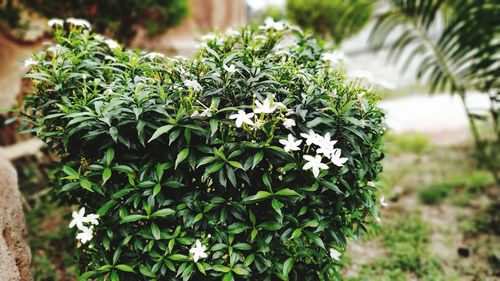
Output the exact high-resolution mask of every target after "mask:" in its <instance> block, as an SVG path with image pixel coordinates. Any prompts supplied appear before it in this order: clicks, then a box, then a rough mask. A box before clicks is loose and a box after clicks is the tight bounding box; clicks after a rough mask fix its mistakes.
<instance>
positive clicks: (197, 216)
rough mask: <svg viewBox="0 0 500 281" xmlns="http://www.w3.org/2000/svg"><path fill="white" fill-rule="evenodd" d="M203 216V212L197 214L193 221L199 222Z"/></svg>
mask: <svg viewBox="0 0 500 281" xmlns="http://www.w3.org/2000/svg"><path fill="white" fill-rule="evenodd" d="M202 218H203V213H199V214H197V215H196V216H195V217H194V219H193V223H197V222H199V221H200V220H201V219H202Z"/></svg>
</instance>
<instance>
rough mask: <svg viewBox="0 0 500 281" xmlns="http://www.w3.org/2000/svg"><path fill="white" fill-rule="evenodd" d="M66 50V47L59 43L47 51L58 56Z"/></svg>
mask: <svg viewBox="0 0 500 281" xmlns="http://www.w3.org/2000/svg"><path fill="white" fill-rule="evenodd" d="M64 51H65V49H64V47H63V46H61V45H59V44H57V45H55V46H52V47H49V48H48V49H47V52H49V53H52V55H53V56H57V55H59V54H61V53H63V52H64Z"/></svg>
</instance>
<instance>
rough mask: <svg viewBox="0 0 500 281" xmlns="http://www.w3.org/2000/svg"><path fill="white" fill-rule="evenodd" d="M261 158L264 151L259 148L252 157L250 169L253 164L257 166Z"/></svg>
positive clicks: (253, 166)
mask: <svg viewBox="0 0 500 281" xmlns="http://www.w3.org/2000/svg"><path fill="white" fill-rule="evenodd" d="M263 158H264V151H262V150H260V151H259V152H257V153H256V154H255V156H254V157H253V164H252V169H253V168H255V166H257V165H258V164H259V163H260V161H262V159H263Z"/></svg>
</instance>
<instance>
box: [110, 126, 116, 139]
mask: <svg viewBox="0 0 500 281" xmlns="http://www.w3.org/2000/svg"><path fill="white" fill-rule="evenodd" d="M109 135H110V136H111V138H112V139H113V141H115V142H117V141H118V129H117V128H116V127H111V128H109Z"/></svg>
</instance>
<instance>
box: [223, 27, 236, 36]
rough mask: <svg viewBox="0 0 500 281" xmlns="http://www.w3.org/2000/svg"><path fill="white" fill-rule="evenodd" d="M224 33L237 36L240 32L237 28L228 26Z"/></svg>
mask: <svg viewBox="0 0 500 281" xmlns="http://www.w3.org/2000/svg"><path fill="white" fill-rule="evenodd" d="M225 33H226V35H228V36H238V35H240V32H239V31H238V30H235V29H233V28H228V29H227V30H226V32H225Z"/></svg>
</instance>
